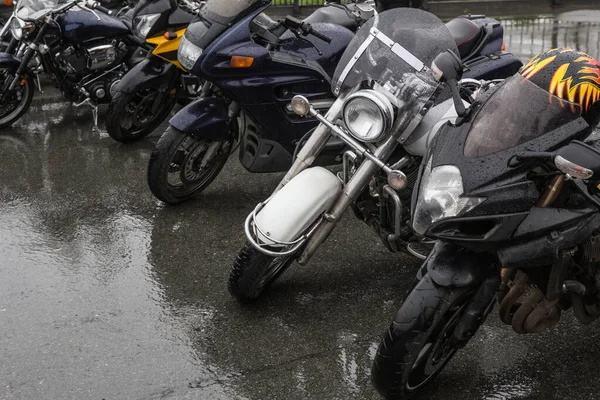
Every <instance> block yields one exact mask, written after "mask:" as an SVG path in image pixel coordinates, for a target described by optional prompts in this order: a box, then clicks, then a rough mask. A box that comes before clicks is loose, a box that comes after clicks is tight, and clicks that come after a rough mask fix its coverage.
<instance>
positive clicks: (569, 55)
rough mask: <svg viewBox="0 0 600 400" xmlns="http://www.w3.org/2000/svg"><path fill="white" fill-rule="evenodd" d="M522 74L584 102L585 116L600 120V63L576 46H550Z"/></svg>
mask: <svg viewBox="0 0 600 400" xmlns="http://www.w3.org/2000/svg"><path fill="white" fill-rule="evenodd" d="M520 74H521V75H522V76H523V77H524V78H526V79H528V80H530V81H531V82H532V83H534V84H536V85H537V86H539V87H540V88H542V89H544V90H546V91H548V92H550V93H551V94H553V95H554V96H556V97H558V98H561V99H563V100H566V101H569V102H571V103H576V104H579V105H580V106H581V110H582V117H583V118H585V120H586V121H587V122H588V123H589V124H590V125H591V126H596V125H597V124H598V122H599V120H600V63H599V62H598V61H597V60H596V59H594V58H593V57H592V56H590V55H588V54H586V53H583V52H581V51H577V50H573V49H553V50H548V51H546V52H544V53H541V54H539V55H537V56H535V57H533V58H532V59H531V60H530V61H529V62H528V63H527V64H526V65H525V66H524V67H523V68H521V71H520Z"/></svg>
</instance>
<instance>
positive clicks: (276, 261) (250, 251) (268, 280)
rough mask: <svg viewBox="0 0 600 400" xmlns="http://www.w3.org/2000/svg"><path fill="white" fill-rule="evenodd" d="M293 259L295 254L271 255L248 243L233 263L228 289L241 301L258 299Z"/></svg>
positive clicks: (247, 301) (249, 301) (246, 301)
mask: <svg viewBox="0 0 600 400" xmlns="http://www.w3.org/2000/svg"><path fill="white" fill-rule="evenodd" d="M293 261H294V256H293V255H290V256H284V257H271V256H268V255H266V254H263V253H261V252H260V251H258V250H256V249H255V248H254V247H253V246H252V245H251V244H250V243H246V244H245V245H244V247H242V249H241V250H240V252H239V253H238V255H237V257H236V259H235V261H234V263H233V267H232V268H231V272H230V274H229V279H228V281H227V289H229V293H230V294H231V295H232V296H233V297H235V299H236V300H237V301H239V302H240V303H251V302H253V301H256V300H257V299H258V298H259V297H260V296H261V295H262V294H263V293H264V292H265V291H266V290H267V289H268V288H269V287H270V286H271V284H272V283H273V282H274V281H275V280H276V279H277V278H278V277H279V276H281V274H282V273H283V272H284V271H285V270H286V269H287V268H288V267H289V266H290V265H291V264H292V262H293Z"/></svg>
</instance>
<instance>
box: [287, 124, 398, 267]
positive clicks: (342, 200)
mask: <svg viewBox="0 0 600 400" xmlns="http://www.w3.org/2000/svg"><path fill="white" fill-rule="evenodd" d="M397 145H398V141H397V138H396V137H394V136H392V137H390V138H388V139H387V140H386V141H385V143H384V144H382V145H381V146H380V147H379V148H378V149H377V150H376V151H375V154H374V155H375V156H376V157H377V158H378V159H380V160H387V159H388V158H389V157H390V155H391V154H392V153H393V151H394V150H395V149H396V146H397ZM380 169H381V166H379V165H377V164H376V163H375V162H374V161H372V160H370V159H367V158H365V160H364V161H363V162H362V164H361V165H360V167H359V168H358V170H356V173H355V174H354V175H353V176H352V179H350V181H348V183H347V184H346V186H345V187H344V190H343V191H342V193H341V194H340V196H339V197H338V198H337V200H336V201H335V203H333V206H332V207H331V209H330V211H329V212H327V213H325V216H324V220H323V222H322V223H321V224H320V225H319V226H318V227H317V229H316V230H315V232H314V233H313V235H312V236H311V237H310V238H309V239H308V241H307V243H306V247H305V248H304V251H303V252H302V254H300V257H298V260H297V261H298V263H299V264H301V265H306V263H308V261H309V260H310V258H311V257H312V256H313V255H314V254H315V252H316V251H317V249H318V248H319V247H320V246H321V244H322V243H323V242H324V241H325V240H326V239H327V237H328V236H329V234H331V232H332V231H333V229H334V228H335V226H336V225H337V223H338V221H339V220H340V219H341V218H342V216H343V215H344V213H345V212H346V210H347V209H348V207H350V205H351V204H352V203H353V202H354V201H356V199H357V198H358V196H360V194H361V193H362V192H363V191H364V190H365V188H366V187H367V185H368V184H369V182H370V181H371V179H372V178H373V176H374V175H375V174H376V173H377V171H379V170H380Z"/></svg>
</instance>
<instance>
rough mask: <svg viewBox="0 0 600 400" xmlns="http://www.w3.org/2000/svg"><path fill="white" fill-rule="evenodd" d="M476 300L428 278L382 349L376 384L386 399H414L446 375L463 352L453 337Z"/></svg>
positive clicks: (416, 289) (414, 291) (374, 377)
mask: <svg viewBox="0 0 600 400" xmlns="http://www.w3.org/2000/svg"><path fill="white" fill-rule="evenodd" d="M471 296H472V291H471V290H470V289H467V288H452V289H450V288H446V287H441V286H438V285H437V284H435V282H433V280H432V279H431V277H430V276H429V275H428V274H427V275H425V276H423V278H422V279H421V280H420V281H419V282H418V283H417V285H416V286H415V287H414V288H413V289H412V290H411V291H410V292H409V294H408V295H407V297H406V299H405V300H404V303H403V304H402V306H401V307H400V309H399V310H398V313H397V314H396V317H395V319H394V321H393V322H392V325H391V326H390V328H389V329H388V330H387V331H386V332H385V333H384V335H383V339H382V341H381V343H380V344H379V348H378V349H377V353H376V355H375V360H374V361H373V367H372V369H371V381H372V383H373V385H374V386H375V388H376V389H377V391H378V392H379V393H380V394H381V395H383V396H384V397H385V398H386V399H407V398H410V397H411V396H413V395H415V394H416V393H417V392H418V391H419V390H420V389H422V388H423V387H424V386H426V385H427V384H428V383H430V382H431V381H432V380H433V379H434V378H435V377H436V376H437V375H438V374H439V373H440V372H441V371H442V369H443V368H444V367H445V366H446V364H447V363H448V362H449V361H450V360H451V359H452V357H453V356H454V354H456V352H457V351H458V349H459V348H460V346H459V345H458V344H457V343H453V342H452V333H453V331H454V328H455V327H456V325H457V324H458V321H459V320H460V317H461V316H462V312H463V310H464V308H465V306H466V305H467V304H468V303H469V301H470V300H471ZM462 345H464V343H462V344H461V346H462Z"/></svg>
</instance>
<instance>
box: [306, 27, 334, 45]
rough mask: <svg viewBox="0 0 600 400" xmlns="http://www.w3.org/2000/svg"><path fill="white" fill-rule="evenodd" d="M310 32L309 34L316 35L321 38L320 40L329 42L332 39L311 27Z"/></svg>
mask: <svg viewBox="0 0 600 400" xmlns="http://www.w3.org/2000/svg"><path fill="white" fill-rule="evenodd" d="M310 33H311V35H313V36H316V37H318V38H319V39H321V40H322V41H324V42H326V43H331V41H332V40H333V38H332V37H330V36H327V35H325V34H323V33H321V32H318V31H316V30H314V29H312V30H311V31H310Z"/></svg>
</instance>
